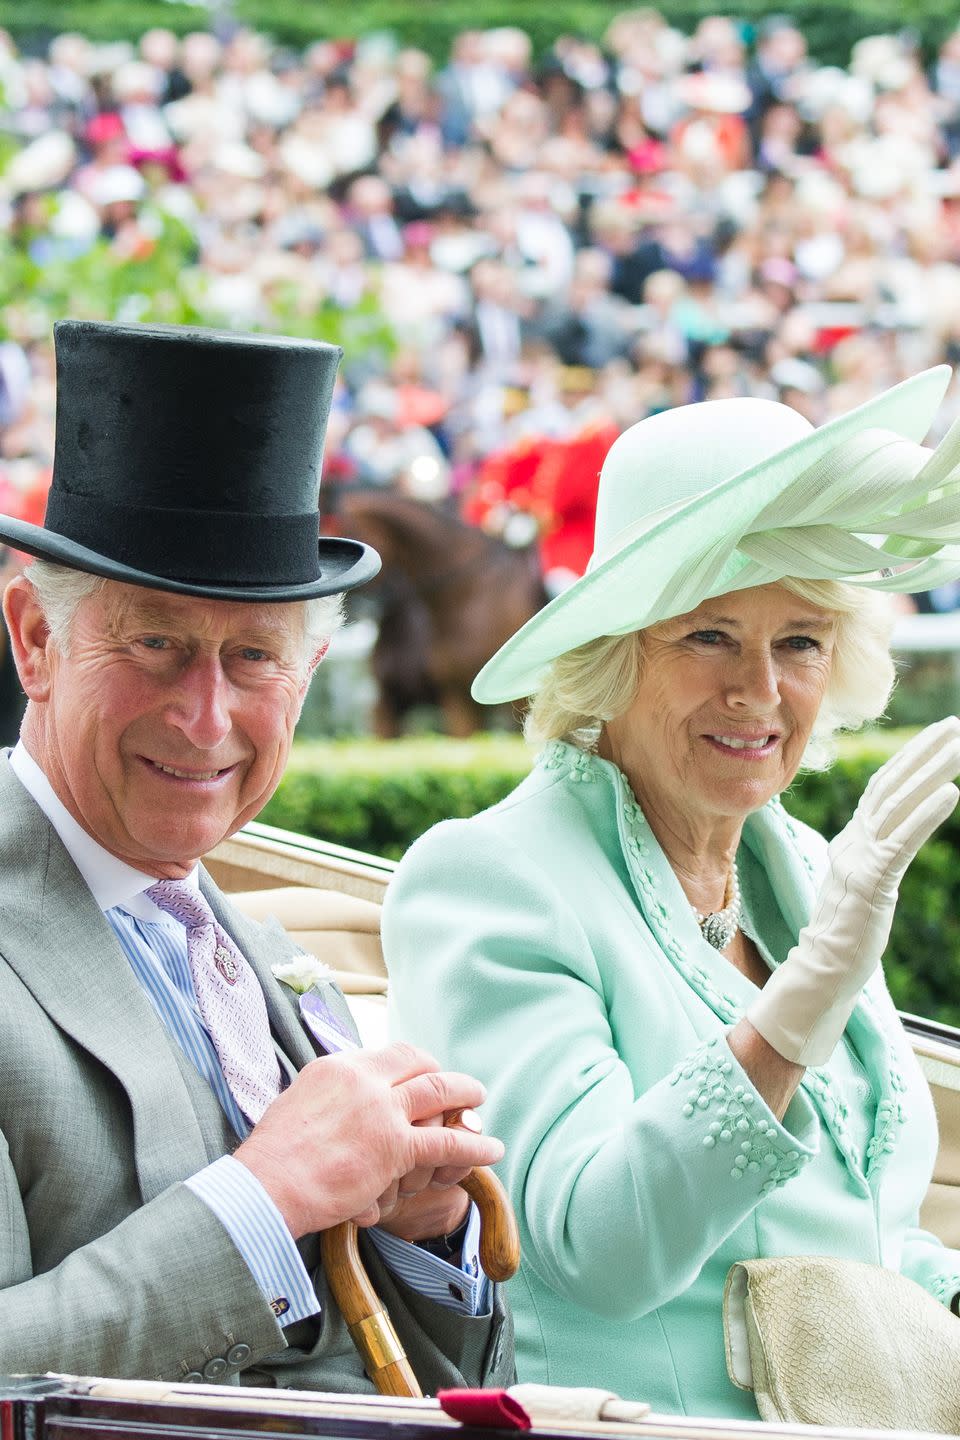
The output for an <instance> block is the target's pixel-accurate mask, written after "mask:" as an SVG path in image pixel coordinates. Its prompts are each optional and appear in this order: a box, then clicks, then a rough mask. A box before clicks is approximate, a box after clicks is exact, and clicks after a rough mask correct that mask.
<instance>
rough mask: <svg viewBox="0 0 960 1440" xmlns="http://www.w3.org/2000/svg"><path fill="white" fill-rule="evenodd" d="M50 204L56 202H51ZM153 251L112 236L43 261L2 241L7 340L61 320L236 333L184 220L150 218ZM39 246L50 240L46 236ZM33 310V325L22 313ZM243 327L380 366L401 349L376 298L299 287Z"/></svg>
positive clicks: (283, 292)
mask: <svg viewBox="0 0 960 1440" xmlns="http://www.w3.org/2000/svg"><path fill="white" fill-rule="evenodd" d="M45 203H46V204H47V206H48V207H53V206H55V204H56V199H55V197H53V196H48V197H46V201H45ZM149 218H150V223H151V226H152V231H154V232H155V233H151V236H150V239H151V242H152V243H151V244H150V246H149V248H147V247H145V253H143V254H142V255H136V256H128V255H123V254H120V253H118V251H117V249H116V248H115V246H114V245H112V244H111V243H110V242H109V241H107V240H104V239H98V240H96V241H94V243H93V244H92V245H90V246H89V248H87V249H84V250H82V251H81V252H80V253H79V254H72V253H70V250H69V247H68V246H67V245H61V247H60V249H59V252H58V253H54V254H53V255H52V256H50V257H49V258H47V257H44V258H41V259H35V258H33V256H31V254H30V253H29V247H28V246H27V245H26V244H25V243H24V240H25V239H29V238H30V237H21V238H20V239H19V240H17V241H15V240H14V239H12V238H11V237H10V235H9V234H7V235H0V335H3V334H6V333H8V332H9V329H13V330H15V331H16V332H17V333H21V334H22V333H32V334H46V333H47V331H48V330H49V328H50V324H51V321H52V320H53V319H59V318H60V317H61V316H63V315H71V316H73V317H74V318H77V319H86V320H124V321H128V322H131V321H134V322H135V321H144V322H148V323H151V324H163V325H213V326H222V327H224V328H230V327H231V324H232V319H231V316H230V315H229V314H226V313H224V312H222V311H221V310H220V309H218V308H217V307H216V306H215V304H214V303H213V299H212V297H211V295H210V279H211V277H210V275H209V274H208V273H206V272H204V271H203V270H202V269H201V268H200V267H199V266H198V265H197V263H196V260H197V247H196V241H195V239H194V237H193V235H192V234H191V232H190V230H189V229H188V227H187V226H185V225H184V224H183V223H182V221H180V220H177V219H176V218H175V217H173V216H171V215H167V214H161V213H159V212H152V213H151V214H150V217H149ZM40 243H41V244H46V243H47V242H46V241H45V240H44V239H43V237H40ZM24 311H27V312H28V317H29V318H28V320H27V322H26V323H24V316H23V312H24ZM244 328H249V329H269V330H271V331H277V332H280V333H282V334H285V335H297V336H303V337H306V338H310V339H317V340H327V341H329V342H330V343H331V344H334V345H342V346H343V347H344V349H345V350H346V351H347V353H348V354H349V356H350V358H351V361H352V362H353V363H354V364H355V363H356V362H357V360H358V358H363V359H368V358H370V357H371V356H373V357H375V358H376V359H377V360H379V361H380V362H381V363H382V362H383V361H385V360H386V359H389V357H390V356H391V355H392V354H393V352H394V350H395V349H396V336H395V334H394V332H393V330H392V328H391V327H390V326H389V325H388V324H387V322H386V321H385V320H384V319H383V317H382V315H381V314H380V313H379V310H378V306H377V300H376V297H375V296H374V295H367V296H364V297H362V298H361V299H360V300H359V301H358V303H357V304H356V305H352V306H346V307H345V306H342V305H337V304H334V303H333V302H332V301H329V302H328V301H324V302H323V303H322V304H321V305H318V306H315V307H314V308H313V309H306V308H305V307H304V305H303V303H302V301H299V300H298V297H297V294H296V291H295V290H294V289H293V288H292V287H281V288H279V289H278V291H277V292H276V294H274V295H272V296H271V300H270V312H269V317H268V323H267V324H265V325H257V324H255V323H251V324H247V322H245V324H244Z"/></svg>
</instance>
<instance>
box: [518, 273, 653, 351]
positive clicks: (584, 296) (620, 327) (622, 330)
mask: <svg viewBox="0 0 960 1440" xmlns="http://www.w3.org/2000/svg"><path fill="white" fill-rule="evenodd" d="M612 273H613V260H612V258H611V256H610V255H608V254H607V253H605V252H604V251H603V250H599V249H595V248H588V249H583V250H579V251H578V252H577V255H576V259H575V261H574V267H573V277H572V279H571V282H570V285H569V287H568V288H567V289H566V290H565V291H564V292H562V293H561V294H559V295H557V296H556V297H555V298H554V300H553V301H552V303H551V304H550V305H548V306H547V307H546V308H545V309H544V311H543V312H542V314H541V315H540V317H539V319H538V321H537V322H536V328H537V330H538V331H539V333H540V334H542V335H543V336H544V338H545V339H546V340H547V341H548V342H549V344H550V345H551V346H552V347H553V349H554V350H555V351H556V353H557V355H558V356H559V358H560V359H561V360H562V361H563V363H564V365H576V366H590V367H592V368H593V369H597V370H599V369H602V367H603V366H604V365H606V364H607V362H608V361H609V360H612V359H613V358H614V356H617V355H625V354H626V353H627V351H628V348H629V339H630V333H631V329H632V323H631V311H630V307H629V306H628V305H627V303H626V301H625V300H624V299H623V298H622V297H621V296H619V295H614V294H613V293H612V292H611V289H610V280H611V276H612Z"/></svg>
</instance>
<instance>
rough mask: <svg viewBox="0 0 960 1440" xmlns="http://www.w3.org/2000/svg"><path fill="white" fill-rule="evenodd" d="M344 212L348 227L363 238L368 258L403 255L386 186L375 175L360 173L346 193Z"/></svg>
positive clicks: (389, 194) (388, 187) (397, 225)
mask: <svg viewBox="0 0 960 1440" xmlns="http://www.w3.org/2000/svg"><path fill="white" fill-rule="evenodd" d="M346 214H347V216H348V218H349V223H350V227H351V229H352V230H353V231H354V233H355V234H357V235H359V236H360V239H361V240H362V241H363V248H364V252H365V254H366V255H367V257H368V259H371V260H399V259H400V258H401V256H402V255H403V251H404V243H403V234H402V232H401V229H400V225H399V224H398V222H397V217H396V215H395V214H394V206H393V194H392V192H391V190H390V186H389V185H388V184H387V183H386V181H384V180H382V179H381V177H380V176H379V175H360V176H358V177H357V179H356V180H354V181H352V182H351V184H350V187H349V189H348V190H347V195H346Z"/></svg>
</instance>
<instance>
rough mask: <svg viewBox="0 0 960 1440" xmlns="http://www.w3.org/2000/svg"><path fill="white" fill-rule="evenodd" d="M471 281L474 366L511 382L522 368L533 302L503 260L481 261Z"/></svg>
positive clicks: (472, 273)
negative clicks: (523, 344) (531, 302)
mask: <svg viewBox="0 0 960 1440" xmlns="http://www.w3.org/2000/svg"><path fill="white" fill-rule="evenodd" d="M469 280H470V288H471V291H472V300H473V303H472V309H471V314H470V317H469V320H468V329H469V334H470V339H471V352H472V355H473V357H474V362H475V363H476V364H477V365H478V367H480V368H481V369H482V370H483V371H485V372H487V374H488V375H491V376H495V377H496V378H497V379H499V380H502V381H507V382H508V381H509V380H510V379H511V377H512V376H514V375H515V373H516V370H517V366H518V364H519V360H520V352H521V347H522V343H523V338H524V334H525V330H526V322H527V320H528V318H529V317H530V313H531V307H530V304H529V301H527V300H526V299H525V298H524V296H523V295H522V293H521V291H520V289H519V286H518V284H517V279H516V275H515V273H514V272H512V271H511V270H510V269H509V267H508V266H506V265H505V264H504V263H503V261H502V260H497V259H488V260H478V261H477V262H476V264H475V265H474V266H473V268H472V269H471V271H470V275H469Z"/></svg>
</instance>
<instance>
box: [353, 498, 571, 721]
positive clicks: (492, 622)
mask: <svg viewBox="0 0 960 1440" xmlns="http://www.w3.org/2000/svg"><path fill="white" fill-rule="evenodd" d="M335 509H336V523H337V529H338V530H340V531H342V533H343V534H345V535H350V536H353V537H354V538H356V539H357V540H363V541H365V542H366V543H367V544H368V545H372V546H373V547H374V548H375V549H376V550H378V551H379V552H380V554H381V556H382V557H383V570H382V572H381V577H380V579H379V580H378V581H375V582H374V586H375V587H376V589H377V592H378V594H379V597H380V599H381V602H382V610H381V615H380V625H379V633H378V636H377V640H376V643H375V645H374V648H373V654H372V657H371V665H372V669H373V673H374V677H375V679H376V681H377V686H378V690H379V699H378V703H377V708H376V713H375V717H374V727H375V729H376V732H377V734H378V735H379V736H381V738H384V739H390V738H393V737H395V736H397V735H399V734H400V731H401V727H402V722H403V717H404V715H405V714H406V713H407V712H408V711H409V710H411V709H412V708H413V707H414V706H415V705H424V704H433V705H438V706H439V707H440V710H441V712H442V715H443V723H444V728H445V730H446V731H447V733H448V734H449V735H456V736H465V735H471V734H473V732H474V731H475V730H477V729H480V728H481V727H482V726H483V724H484V721H485V719H486V716H487V712H486V711H485V709H484V707H482V706H480V705H477V704H476V702H475V701H474V700H473V699H472V698H471V696H470V684H471V681H472V680H473V677H474V676H475V675H476V673H477V671H478V670H479V669H480V667H481V665H483V664H484V663H485V662H486V661H487V660H489V658H490V656H491V655H492V654H493V653H494V651H495V650H497V649H498V648H499V646H500V645H502V644H503V642H504V641H505V640H506V639H507V638H508V637H509V636H510V635H512V634H513V632H514V631H515V630H517V629H518V628H519V627H520V626H521V625H522V624H523V623H524V621H526V620H529V618H530V616H531V615H533V614H534V612H535V611H537V610H539V608H540V606H541V605H543V604H544V602H545V601H546V594H545V592H544V589H543V584H542V581H541V577H540V566H539V561H538V558H537V553H536V547H535V546H529V547H528V548H526V549H523V550H517V549H512V548H511V547H510V546H508V545H505V544H504V543H503V542H502V541H501V540H497V539H495V538H494V537H493V536H491V535H487V534H485V533H484V532H483V531H482V530H477V529H476V528H475V527H474V526H472V525H467V524H466V523H465V522H464V521H463V520H461V519H460V518H459V517H458V516H456V515H453V514H451V513H450V511H449V510H448V509H447V508H446V507H445V506H444V505H443V504H428V503H426V502H424V501H421V500H414V499H412V498H410V497H409V496H406V495H397V494H394V493H393V492H391V491H387V490H379V489H368V488H357V489H350V488H349V487H344V488H343V489H342V490H340V491H339V492H338V493H337V496H336V500H335Z"/></svg>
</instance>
